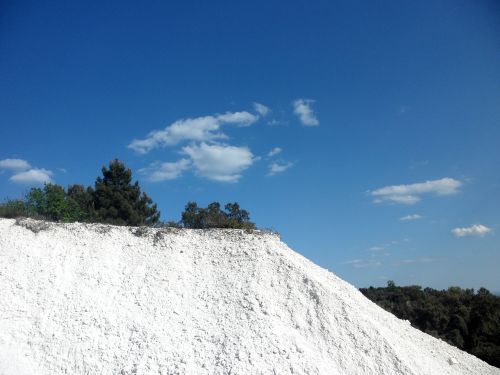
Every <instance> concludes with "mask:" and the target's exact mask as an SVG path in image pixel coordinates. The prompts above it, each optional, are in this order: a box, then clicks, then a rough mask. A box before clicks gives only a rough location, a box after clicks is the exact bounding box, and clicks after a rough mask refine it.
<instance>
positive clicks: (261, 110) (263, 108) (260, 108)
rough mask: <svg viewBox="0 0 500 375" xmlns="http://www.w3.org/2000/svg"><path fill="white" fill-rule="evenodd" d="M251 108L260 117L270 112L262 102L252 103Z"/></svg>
mask: <svg viewBox="0 0 500 375" xmlns="http://www.w3.org/2000/svg"><path fill="white" fill-rule="evenodd" d="M253 108H254V109H255V111H256V112H257V113H258V114H260V115H261V116H262V117H265V116H266V115H267V114H268V113H269V112H270V109H269V107H266V106H265V105H264V104H261V103H253Z"/></svg>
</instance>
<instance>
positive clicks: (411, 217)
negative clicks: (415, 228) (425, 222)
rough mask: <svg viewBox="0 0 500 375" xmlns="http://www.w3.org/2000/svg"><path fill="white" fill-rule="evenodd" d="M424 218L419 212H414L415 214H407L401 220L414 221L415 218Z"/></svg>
mask: <svg viewBox="0 0 500 375" xmlns="http://www.w3.org/2000/svg"><path fill="white" fill-rule="evenodd" d="M422 218H423V216H421V215H419V214H413V215H406V216H403V217H400V218H399V221H414V220H418V219H422Z"/></svg>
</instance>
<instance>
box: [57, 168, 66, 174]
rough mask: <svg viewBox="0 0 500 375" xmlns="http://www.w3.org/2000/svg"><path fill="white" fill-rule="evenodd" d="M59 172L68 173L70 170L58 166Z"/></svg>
mask: <svg viewBox="0 0 500 375" xmlns="http://www.w3.org/2000/svg"><path fill="white" fill-rule="evenodd" d="M57 169H58V170H59V172H61V173H68V170H67V169H66V168H57Z"/></svg>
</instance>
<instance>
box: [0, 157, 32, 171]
mask: <svg viewBox="0 0 500 375" xmlns="http://www.w3.org/2000/svg"><path fill="white" fill-rule="evenodd" d="M29 168H31V165H30V164H29V163H28V162H27V161H26V160H23V159H3V160H0V169H11V170H15V171H24V170H26V169H29Z"/></svg>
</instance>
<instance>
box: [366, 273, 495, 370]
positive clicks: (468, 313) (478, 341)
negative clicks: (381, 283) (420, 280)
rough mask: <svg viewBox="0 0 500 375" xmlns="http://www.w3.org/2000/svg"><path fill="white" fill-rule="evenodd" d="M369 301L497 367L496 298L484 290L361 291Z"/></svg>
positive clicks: (390, 288) (417, 288)
mask: <svg viewBox="0 0 500 375" xmlns="http://www.w3.org/2000/svg"><path fill="white" fill-rule="evenodd" d="M360 291H361V293H363V294H364V295H365V296H366V297H368V298H369V299H370V300H372V301H373V302H375V303H376V304H377V305H379V306H380V307H382V308H384V309H385V310H387V311H389V312H391V313H393V314H394V315H396V316H397V317H398V318H400V319H406V320H409V321H410V322H411V324H412V326H414V327H415V328H418V329H420V330H421V331H423V332H426V333H428V334H430V335H432V336H434V337H438V338H440V339H442V340H444V341H446V342H448V343H449V344H451V345H454V346H456V347H458V348H460V349H462V350H465V351H466V352H468V353H470V354H473V355H475V356H476V357H478V358H481V359H482V360H484V361H485V362H488V363H489V364H490V365H493V366H496V367H500V297H498V296H495V295H493V294H492V293H490V292H489V291H488V290H487V289H485V288H481V289H479V290H478V291H477V292H474V289H462V288H459V287H450V288H448V290H435V289H431V288H425V289H422V287H421V286H418V285H413V286H405V287H400V286H396V285H395V284H394V282H393V281H389V282H388V283H387V287H385V288H374V287H369V288H361V289H360Z"/></svg>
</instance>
